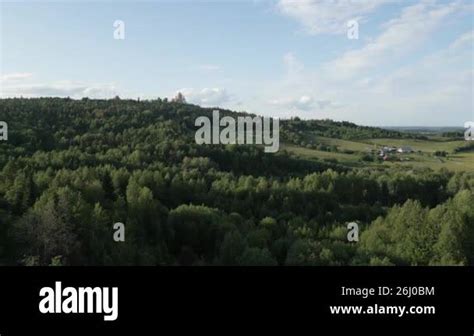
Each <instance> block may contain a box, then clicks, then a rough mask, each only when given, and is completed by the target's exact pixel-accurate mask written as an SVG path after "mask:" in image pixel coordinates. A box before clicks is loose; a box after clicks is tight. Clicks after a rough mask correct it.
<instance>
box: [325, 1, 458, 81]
mask: <svg viewBox="0 0 474 336" xmlns="http://www.w3.org/2000/svg"><path fill="white" fill-rule="evenodd" d="M462 8H463V6H461V5H460V4H459V3H457V2H453V3H450V4H444V5H436V4H434V3H433V2H431V1H430V2H427V1H422V2H420V3H419V4H416V5H412V6H409V7H406V8H404V9H403V12H402V14H401V15H400V16H399V17H398V18H395V19H393V20H390V21H389V22H387V23H386V24H385V25H384V28H385V30H384V31H383V32H382V33H381V34H380V35H379V36H378V37H377V38H376V39H375V40H374V41H373V42H369V43H368V44H366V45H365V46H364V47H362V48H360V49H356V50H351V51H348V52H346V53H345V54H344V55H342V56H341V57H339V58H337V59H336V60H334V61H332V62H329V63H328V64H327V67H326V70H327V71H328V72H329V73H330V74H331V75H332V76H333V77H334V78H341V79H344V78H349V77H352V76H355V75H357V74H359V73H360V72H362V71H365V70H369V69H372V68H374V67H376V66H378V65H381V64H383V63H388V62H390V61H392V60H395V59H397V58H398V57H400V56H402V55H404V54H406V53H408V52H409V51H411V50H414V49H416V48H417V47H419V46H420V45H421V44H422V42H424V41H425V40H426V39H427V38H428V37H429V36H430V35H431V34H432V33H433V32H434V31H435V30H436V29H437V28H438V27H439V26H440V25H441V24H442V23H443V20H444V19H445V18H446V17H448V16H449V15H450V14H452V13H454V12H456V11H459V10H461V9H462Z"/></svg>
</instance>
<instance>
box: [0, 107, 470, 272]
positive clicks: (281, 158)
mask: <svg viewBox="0 0 474 336" xmlns="http://www.w3.org/2000/svg"><path fill="white" fill-rule="evenodd" d="M221 114H222V115H228V116H234V117H235V116H237V115H242V114H237V113H235V112H232V111H221ZM211 115H212V109H204V108H201V107H199V106H195V105H189V104H181V103H176V102H168V101H167V100H161V99H157V100H153V101H134V100H121V99H118V98H117V99H112V100H90V99H82V100H72V99H60V98H41V99H2V100H0V120H1V121H6V122H7V123H8V141H2V142H0V262H1V263H2V264H13V265H16V264H18V265H50V264H54V265H315V266H316V265H380V264H384V265H428V264H436V265H439V264H442V265H458V264H460V265H472V264H474V248H473V245H472V241H474V212H473V211H474V210H473V208H472V204H473V202H474V169H473V166H472V162H473V160H472V159H473V153H472V151H471V149H470V148H464V146H465V145H466V144H465V143H464V142H463V141H458V140H455V141H451V140H450V139H449V138H446V139H443V138H442V137H441V138H442V140H443V141H440V138H439V137H436V138H429V137H427V136H426V135H420V134H417V133H410V134H408V133H407V134H406V133H403V132H399V131H390V130H384V129H380V128H372V127H364V126H358V125H355V124H352V123H348V122H334V121H330V120H309V121H303V120H299V119H298V118H294V119H291V120H282V121H281V125H280V129H281V139H280V140H281V147H280V151H279V152H278V153H276V154H270V153H265V152H264V150H263V148H262V146H252V145H197V144H196V142H195V139H194V135H195V132H196V130H197V127H196V126H195V125H194V122H195V120H196V118H197V117H199V116H208V117H211ZM382 145H386V146H412V147H413V149H414V150H415V152H414V153H409V154H391V156H392V157H391V158H390V160H386V161H384V160H383V159H381V158H380V157H379V154H378V151H379V150H380V148H379V147H381V146H382ZM460 147H463V148H462V149H459V148H460ZM418 150H419V151H421V152H418ZM435 154H436V155H435ZM440 168H446V169H440ZM353 221H356V222H358V223H359V227H360V230H361V233H360V240H359V242H358V243H357V242H349V241H348V240H347V223H348V222H353ZM117 222H121V223H124V225H125V227H126V231H125V237H126V239H125V241H123V242H116V241H114V239H113V234H114V230H113V224H114V223H117Z"/></svg>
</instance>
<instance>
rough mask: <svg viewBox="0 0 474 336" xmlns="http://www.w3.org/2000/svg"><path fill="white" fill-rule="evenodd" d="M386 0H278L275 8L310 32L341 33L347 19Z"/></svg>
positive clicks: (354, 17) (358, 18) (355, 17)
mask: <svg viewBox="0 0 474 336" xmlns="http://www.w3.org/2000/svg"><path fill="white" fill-rule="evenodd" d="M386 2H387V0H358V1H354V0H280V1H279V2H278V4H277V8H278V10H279V11H280V13H282V14H283V15H286V16H288V17H291V18H293V19H295V20H297V21H299V22H300V23H301V24H302V25H303V27H304V28H305V30H306V31H307V32H308V33H310V34H323V33H329V34H342V33H345V32H346V31H347V22H348V21H349V20H354V19H355V20H360V19H361V18H363V17H364V15H367V14H369V13H370V12H372V11H374V10H375V9H376V8H377V7H379V6H381V5H383V4H385V3H386Z"/></svg>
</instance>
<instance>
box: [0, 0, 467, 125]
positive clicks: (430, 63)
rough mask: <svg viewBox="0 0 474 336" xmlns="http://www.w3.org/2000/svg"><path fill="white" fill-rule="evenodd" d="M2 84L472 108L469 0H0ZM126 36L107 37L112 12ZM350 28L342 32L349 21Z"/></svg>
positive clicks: (298, 103) (349, 109)
mask: <svg viewBox="0 0 474 336" xmlns="http://www.w3.org/2000/svg"><path fill="white" fill-rule="evenodd" d="M0 6H1V33H0V37H1V43H0V48H1V49H0V56H1V63H0V64H1V68H0V71H1V73H0V84H1V92H0V94H1V96H3V97H12V96H24V97H38V96H62V97H66V96H70V97H73V98H81V97H84V96H89V97H93V98H108V97H113V96H115V95H119V96H120V97H130V98H137V97H141V98H142V99H153V98H156V97H173V96H174V95H175V94H176V92H178V91H181V92H183V93H184V94H185V96H186V98H187V100H188V101H190V102H192V103H196V104H199V105H202V106H211V107H214V106H218V107H222V108H229V109H233V110H238V111H248V112H252V113H256V114H261V115H272V116H278V117H289V116H295V115H297V116H300V117H302V118H311V119H320V118H331V119H335V120H349V121H352V122H356V123H360V124H366V125H387V126H388V125H399V126H406V125H419V126H421V125H427V126H443V125H452V126H458V125H459V126H462V125H463V124H464V122H465V121H467V120H473V119H474V115H473V114H474V107H473V104H474V101H473V96H474V95H473V94H474V92H473V68H474V67H473V62H474V61H473V57H474V54H473V49H474V44H473V43H474V33H473V2H472V1H470V0H465V1H461V0H451V1H435V0H421V1H409V0H407V1H383V0H327V1H325V0H317V1H314V0H278V1H256V0H254V1H173V2H172V1H141V2H139V1H122V2H111V1H95V2H79V1H55V2H45V1H21V2H20V1H13V2H12V1H10V2H5V1H2V2H1V4H0ZM116 20H121V21H123V22H124V24H125V28H124V31H125V38H124V39H123V40H117V39H114V38H113V36H114V35H113V33H114V30H115V28H114V27H113V23H114V22H115V21H116ZM350 20H356V21H357V22H358V24H359V38H358V39H349V38H348V37H347V22H348V21H350Z"/></svg>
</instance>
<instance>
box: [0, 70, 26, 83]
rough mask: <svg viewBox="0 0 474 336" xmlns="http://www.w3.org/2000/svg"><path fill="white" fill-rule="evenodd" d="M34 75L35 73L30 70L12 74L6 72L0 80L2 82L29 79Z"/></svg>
mask: <svg viewBox="0 0 474 336" xmlns="http://www.w3.org/2000/svg"><path fill="white" fill-rule="evenodd" d="M32 76H33V74H32V73H29V72H21V73H11V74H6V75H3V76H1V77H0V80H1V81H2V82H10V81H20V80H25V79H29V78H31V77H32Z"/></svg>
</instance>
